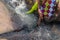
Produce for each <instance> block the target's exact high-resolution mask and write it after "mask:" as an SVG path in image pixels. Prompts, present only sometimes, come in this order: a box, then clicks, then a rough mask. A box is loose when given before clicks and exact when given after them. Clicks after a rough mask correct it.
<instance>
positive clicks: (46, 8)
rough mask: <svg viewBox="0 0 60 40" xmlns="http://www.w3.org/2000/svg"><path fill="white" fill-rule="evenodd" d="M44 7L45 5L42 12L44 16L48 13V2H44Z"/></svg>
mask: <svg viewBox="0 0 60 40" xmlns="http://www.w3.org/2000/svg"><path fill="white" fill-rule="evenodd" d="M45 5H46V7H45V8H44V10H45V12H44V15H47V14H48V13H47V12H46V11H47V10H48V7H47V6H49V3H48V1H46V3H45Z"/></svg>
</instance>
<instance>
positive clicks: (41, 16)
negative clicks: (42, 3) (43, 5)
mask: <svg viewBox="0 0 60 40" xmlns="http://www.w3.org/2000/svg"><path fill="white" fill-rule="evenodd" d="M38 13H39V18H40V19H43V15H42V12H41V10H40V9H38Z"/></svg>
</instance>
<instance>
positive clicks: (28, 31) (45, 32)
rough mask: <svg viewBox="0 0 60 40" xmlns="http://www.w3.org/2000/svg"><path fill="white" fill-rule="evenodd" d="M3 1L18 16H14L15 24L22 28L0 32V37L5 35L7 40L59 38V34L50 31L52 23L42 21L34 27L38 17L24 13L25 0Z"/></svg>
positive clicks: (49, 39) (50, 39)
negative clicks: (16, 30)
mask: <svg viewBox="0 0 60 40" xmlns="http://www.w3.org/2000/svg"><path fill="white" fill-rule="evenodd" d="M4 1H5V2H6V4H7V5H8V7H9V8H10V10H13V11H14V12H15V13H14V14H16V15H17V16H18V17H19V18H18V17H16V18H15V20H16V21H15V22H16V23H17V26H18V25H19V27H20V26H22V27H23V28H24V29H23V30H21V31H19V32H9V33H6V34H2V35H1V36H2V37H6V38H7V39H9V40H60V39H59V38H60V35H58V34H56V33H55V32H52V30H51V27H52V24H50V25H45V24H44V23H42V24H41V26H39V27H36V24H37V19H38V18H37V17H36V16H35V15H34V14H29V15H28V14H26V12H27V11H28V9H27V7H26V3H25V0H18V1H17V0H4ZM11 15H12V13H11ZM17 18H18V19H17ZM13 19H14V18H13ZM17 21H18V22H17ZM15 22H14V23H15ZM56 25H57V24H56ZM17 26H16V27H17ZM59 26H60V25H59ZM34 27H35V28H34Z"/></svg>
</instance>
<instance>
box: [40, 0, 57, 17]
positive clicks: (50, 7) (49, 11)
mask: <svg viewBox="0 0 60 40" xmlns="http://www.w3.org/2000/svg"><path fill="white" fill-rule="evenodd" d="M55 5H56V0H50V1H45V2H44V3H43V4H42V6H41V11H42V13H43V15H44V16H49V17H51V16H52V15H53V14H54V11H55V9H54V6H55Z"/></svg>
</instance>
